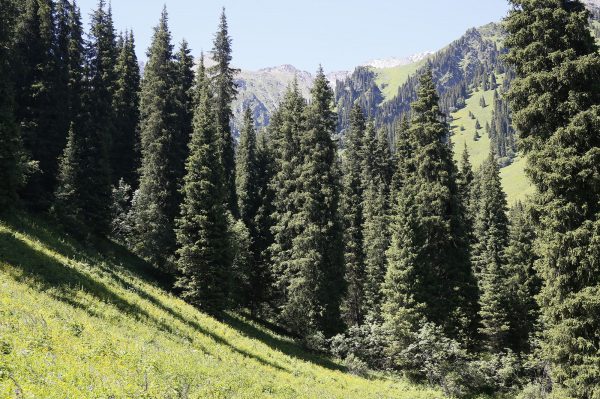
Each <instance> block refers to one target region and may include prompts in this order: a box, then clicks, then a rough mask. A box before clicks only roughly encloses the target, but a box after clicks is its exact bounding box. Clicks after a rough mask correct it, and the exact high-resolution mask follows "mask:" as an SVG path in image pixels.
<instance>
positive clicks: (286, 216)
mask: <svg viewBox="0 0 600 399" xmlns="http://www.w3.org/2000/svg"><path fill="white" fill-rule="evenodd" d="M305 108H306V101H305V100H304V99H303V98H302V95H301V93H300V89H299V88H298V81H297V80H296V79H294V80H293V81H292V83H291V85H290V86H289V87H288V89H287V92H286V94H285V96H284V98H283V101H282V102H281V104H280V105H279V108H278V109H277V111H276V112H275V113H274V114H273V116H272V118H271V122H270V123H269V136H270V139H271V147H272V149H273V158H274V171H273V173H274V176H273V178H272V180H271V183H270V184H269V189H270V191H271V192H272V193H273V195H274V198H273V214H272V220H273V226H272V234H273V244H272V246H271V247H270V250H269V252H270V253H271V255H272V261H273V268H272V274H273V277H274V279H275V283H274V285H273V288H274V292H273V294H274V304H275V306H276V307H277V308H278V309H279V313H280V316H279V318H280V320H281V321H282V322H283V324H285V325H286V326H287V327H288V328H289V329H291V330H295V331H306V329H309V330H310V329H311V328H314V326H311V325H307V324H306V322H307V320H308V322H310V320H309V318H312V317H313V315H312V313H310V312H311V311H312V309H310V308H302V307H299V308H297V310H296V309H292V308H291V306H290V297H291V296H292V294H293V292H292V290H291V289H290V287H292V282H293V281H295V280H297V279H299V278H300V273H301V270H300V269H299V268H298V267H297V266H296V263H295V262H294V259H293V257H294V252H293V243H294V240H295V238H296V237H297V235H298V234H299V232H300V230H301V229H302V228H304V224H303V223H302V222H297V221H296V215H297V213H298V212H299V207H300V204H299V200H300V199H299V197H300V187H299V185H298V175H299V170H300V165H301V161H302V159H301V157H300V136H301V134H302V133H303V129H304V125H305V114H304V109H305ZM288 309H289V310H288ZM294 311H297V312H298V314H297V315H296V316H294V315H293V312H294ZM282 314H283V315H282ZM287 314H289V317H288V318H287V320H286V317H285V315H287Z"/></svg>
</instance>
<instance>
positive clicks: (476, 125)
mask: <svg viewBox="0 0 600 399" xmlns="http://www.w3.org/2000/svg"><path fill="white" fill-rule="evenodd" d="M479 129H481V125H480V124H479V119H477V120H476V121H475V130H479Z"/></svg>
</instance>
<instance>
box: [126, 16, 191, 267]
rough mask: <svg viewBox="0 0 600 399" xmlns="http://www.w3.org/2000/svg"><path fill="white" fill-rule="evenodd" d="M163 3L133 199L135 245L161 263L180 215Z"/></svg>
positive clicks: (146, 87)
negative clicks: (138, 184)
mask: <svg viewBox="0 0 600 399" xmlns="http://www.w3.org/2000/svg"><path fill="white" fill-rule="evenodd" d="M167 20H168V16H167V10H166V7H165V8H164V9H163V11H162V15H161V18H160V22H159V24H158V26H157V27H155V28H154V35H153V38H152V44H151V45H150V47H149V48H148V52H147V55H148V64H147V65H146V68H145V70H144V79H143V80H142V91H141V97H140V125H139V130H140V135H141V143H142V145H141V152H142V165H141V167H140V188H139V193H138V198H137V201H136V203H135V212H136V213H137V215H138V219H137V223H136V227H135V249H136V251H137V252H138V253H139V254H141V255H143V256H146V257H148V258H149V259H150V260H151V261H152V262H153V263H155V264H157V265H159V266H161V267H165V266H167V260H168V259H169V257H170V256H171V255H172V254H173V253H174V251H175V233H174V230H173V229H174V227H175V225H174V223H175V218H176V217H177V216H178V215H179V205H180V201H179V200H178V199H179V198H180V193H179V184H180V173H179V170H177V168H176V165H179V164H180V162H181V160H180V159H179V158H177V157H178V156H180V155H181V154H180V152H179V151H178V147H177V145H176V144H177V142H176V140H177V133H178V130H177V121H173V115H177V103H176V89H177V88H176V86H175V82H174V81H173V80H174V79H173V77H174V65H173V53H172V51H173V46H172V45H171V33H170V32H169V27H168V23H167Z"/></svg>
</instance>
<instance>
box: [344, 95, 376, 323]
mask: <svg viewBox="0 0 600 399" xmlns="http://www.w3.org/2000/svg"><path fill="white" fill-rule="evenodd" d="M365 130H366V121H365V116H364V114H363V110H362V108H361V107H360V105H358V104H355V105H354V107H353V108H352V112H351V113H350V127H349V129H348V132H347V133H346V137H345V140H344V146H345V151H344V163H343V165H342V166H343V173H344V176H343V181H342V183H343V195H342V198H341V214H342V218H343V223H344V242H345V244H346V246H345V251H344V262H345V264H346V281H347V283H348V291H347V293H346V297H345V300H344V308H345V313H346V314H345V319H346V322H347V323H348V325H350V326H357V325H359V324H361V322H362V320H363V318H364V316H365V313H366V307H365V293H364V284H365V253H364V248H363V244H364V235H363V224H364V214H363V192H364V186H363V184H362V181H361V170H362V166H363V163H364V159H363V158H364V154H363V141H364V140H365V137H364V136H365ZM373 139H374V141H373V144H376V142H375V137H373Z"/></svg>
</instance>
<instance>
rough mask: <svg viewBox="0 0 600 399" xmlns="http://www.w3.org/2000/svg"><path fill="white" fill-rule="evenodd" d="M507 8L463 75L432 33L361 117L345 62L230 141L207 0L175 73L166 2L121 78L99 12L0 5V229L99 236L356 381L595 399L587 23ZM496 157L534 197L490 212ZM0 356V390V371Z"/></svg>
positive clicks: (567, 12)
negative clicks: (208, 41) (202, 44)
mask: <svg viewBox="0 0 600 399" xmlns="http://www.w3.org/2000/svg"><path fill="white" fill-rule="evenodd" d="M509 4H510V7H511V8H510V11H509V12H508V14H507V16H506V18H505V19H504V20H503V22H502V29H503V30H504V34H505V39H504V41H503V44H502V48H498V47H497V46H494V45H490V44H482V49H483V50H482V51H484V50H485V51H487V53H486V54H488V56H489V58H488V60H487V61H486V63H485V64H484V65H483V66H481V67H479V68H477V69H475V70H474V71H471V72H469V73H468V74H467V73H463V72H462V71H459V70H454V69H452V68H453V67H452V65H451V64H449V63H447V62H445V61H444V59H443V57H449V54H454V53H456V52H464V51H466V50H464V46H463V44H464V43H461V42H455V43H454V44H453V45H452V46H451V47H450V50H448V51H447V52H446V53H444V54H445V55H443V54H442V55H437V57H438V58H435V59H434V61H430V62H429V63H428V64H427V65H426V66H425V67H424V68H422V70H419V72H418V74H415V75H413V76H411V77H410V78H409V79H408V81H407V83H406V84H404V85H403V86H402V87H400V89H399V94H398V96H397V97H395V98H394V99H393V100H391V101H387V102H385V103H383V104H382V103H381V97H380V93H379V92H378V90H379V89H378V88H377V86H375V85H374V84H373V83H372V79H373V78H372V76H371V77H370V75H369V74H371V72H370V71H369V69H368V68H358V69H357V70H356V71H355V73H354V74H353V75H352V76H351V78H350V79H349V80H347V81H346V83H345V84H347V85H349V86H348V87H347V88H345V87H344V86H343V85H342V84H341V83H340V82H338V84H337V87H332V85H331V84H330V83H329V82H328V80H327V79H326V77H325V74H324V72H323V69H322V68H321V67H320V66H319V68H318V70H317V74H316V78H315V81H314V86H313V87H312V89H311V91H310V98H304V97H303V95H302V93H301V90H300V89H299V87H298V84H297V82H296V81H294V82H292V83H291V84H290V85H289V87H288V89H287V92H286V94H285V97H284V99H283V101H282V102H281V103H280V104H279V105H278V107H277V109H276V111H275V113H274V114H273V115H272V116H271V117H270V122H269V124H268V126H265V127H260V126H257V125H256V124H255V121H254V120H253V114H252V109H251V108H250V107H249V106H248V107H246V108H245V110H244V114H243V128H242V129H241V130H240V132H239V137H234V135H233V130H232V124H233V115H234V114H233V110H232V102H233V101H234V100H235V98H236V96H237V94H238V87H237V85H236V83H235V78H236V74H237V73H238V72H239V70H238V69H236V68H234V67H233V66H232V65H231V60H232V38H231V36H230V35H229V32H228V23H227V17H226V13H225V9H224V8H223V12H222V14H221V16H220V20H219V21H218V28H217V30H216V33H215V35H214V41H213V48H212V49H211V51H210V52H208V53H207V54H206V55H204V54H202V55H201V56H200V59H199V62H195V60H194V57H193V56H192V49H190V48H189V45H188V43H187V42H186V41H185V40H184V41H182V42H181V43H179V44H178V45H177V47H176V46H175V45H174V44H173V40H172V37H171V32H170V29H169V18H168V13H167V9H166V6H165V8H164V10H163V12H162V14H161V15H160V19H159V20H158V24H157V25H156V27H155V28H154V33H153V36H152V44H151V46H150V47H149V48H148V49H147V52H146V55H147V57H148V61H147V63H146V64H145V66H144V68H143V73H141V71H140V63H139V62H138V59H137V57H136V51H135V50H136V48H135V39H134V33H133V32H131V31H126V32H121V33H117V31H116V29H115V27H114V24H113V15H112V10H111V7H110V6H109V5H108V6H107V5H106V4H105V2H104V0H99V3H98V7H97V9H96V10H94V11H93V13H92V15H91V22H90V26H89V29H88V30H86V29H85V28H84V26H83V24H82V18H81V10H80V9H79V8H78V7H77V5H76V4H75V2H74V1H70V0H0V220H1V219H3V218H9V217H10V215H11V214H15V213H17V214H31V215H38V216H39V217H42V218H45V220H50V221H52V223H55V224H56V225H57V226H59V228H60V229H61V231H62V232H64V235H65V237H69V239H73V240H75V241H77V242H78V243H81V245H82V246H83V247H85V248H104V247H106V245H108V244H107V243H108V242H116V243H118V244H119V245H122V246H123V247H125V248H126V249H127V251H129V253H131V254H135V255H136V256H138V257H140V258H142V259H143V260H144V261H145V262H147V263H148V264H150V265H151V267H152V268H153V269H154V270H155V273H158V275H160V276H161V277H160V278H161V280H162V282H163V283H164V284H166V285H167V286H168V287H169V290H170V292H171V293H173V294H174V295H176V296H177V297H179V298H181V299H183V300H184V301H185V302H186V303H188V304H190V305H192V306H193V307H195V308H197V309H199V310H200V311H201V312H203V313H205V314H207V315H210V316H212V317H215V318H216V319H217V320H219V319H221V318H226V317H230V316H225V315H230V314H242V313H245V312H247V313H248V314H249V315H250V317H252V318H254V319H257V320H263V321H265V322H268V323H271V324H272V325H274V326H276V328H278V329H280V330H281V331H284V333H285V335H286V336H289V337H292V338H293V340H294V341H295V342H297V343H299V344H300V345H301V346H302V347H303V348H305V349H306V350H307V351H310V352H312V353H318V354H321V355H323V356H328V357H331V358H335V359H340V360H342V361H343V362H344V364H345V365H346V366H347V369H348V371H349V372H351V373H355V374H357V375H363V374H364V373H366V372H367V370H373V371H379V372H384V373H388V374H390V375H397V376H402V377H403V378H406V379H408V380H410V381H413V382H415V383H419V384H427V385H429V386H433V387H439V388H440V389H441V390H442V391H443V393H444V394H445V395H448V396H451V397H475V396H476V395H490V396H493V397H519V398H531V399H534V398H585V399H593V398H596V399H597V398H600V170H599V167H600V53H599V47H598V44H597V43H596V41H595V39H594V35H593V31H594V28H593V27H592V26H591V25H590V23H591V21H592V17H593V15H592V12H590V11H589V10H588V9H586V7H585V5H584V4H583V3H582V2H580V1H579V0H509ZM595 13H596V14H598V11H595ZM596 17H598V16H596ZM215 22H217V21H215ZM215 25H217V24H215ZM596 29H597V28H596ZM461 46H463V47H461ZM485 46H488V47H485ZM484 47H485V48H484ZM434 57H436V56H434ZM209 58H210V60H211V62H210V63H208V62H206V65H210V66H206V65H205V61H207V60H208V59H209ZM436 62H437V63H436ZM436 65H441V69H440V68H438V67H437V66H436ZM444 68H446V69H444ZM500 74H503V76H504V77H503V81H502V83H498V82H497V81H496V77H497V75H500ZM449 76H450V77H452V79H455V81H453V82H451V83H452V84H449V83H448V82H449V81H448V79H449V78H448V77H449ZM444 79H445V80H444ZM480 89H481V90H495V92H494V97H493V98H494V100H493V104H486V102H485V99H484V98H483V96H480V95H479V94H478V91H479V90H480ZM468 96H475V97H476V98H480V99H479V105H480V106H481V107H486V106H488V105H489V106H491V107H493V117H492V119H491V120H490V121H487V122H485V123H486V126H485V130H484V126H482V125H483V123H484V122H483V121H482V122H481V125H480V121H479V120H478V121H477V123H476V126H477V127H476V128H475V131H473V132H472V133H469V134H471V135H472V136H473V139H474V140H477V139H478V137H479V136H478V135H479V131H480V130H481V131H485V132H486V134H489V135H490V138H491V139H492V144H491V146H490V150H489V156H488V157H487V159H486V160H485V162H484V163H483V164H482V165H473V164H472V163H471V160H470V157H469V153H468V151H467V148H466V145H465V147H464V148H456V147H457V146H455V145H454V144H453V141H452V135H451V133H450V127H449V121H448V117H449V114H450V112H454V111H455V110H457V109H460V108H461V107H464V106H465V98H466V97H468ZM473 118H474V116H473ZM463 129H464V128H463ZM455 152H460V154H461V157H460V162H456V161H455V157H454V153H455ZM517 152H519V153H520V154H521V155H522V156H524V157H526V159H527V166H526V175H527V178H528V179H529V181H530V182H531V183H532V184H533V186H534V187H535V192H534V194H533V195H531V196H530V197H529V198H528V199H527V201H523V202H521V201H518V202H515V203H513V204H510V206H509V203H508V201H507V198H506V194H505V192H504V191H503V187H502V184H501V179H500V170H501V168H502V167H503V166H505V165H507V164H509V163H510V162H511V159H512V158H514V157H515V154H516V153H517ZM2 242H3V241H1V240H0V243H2ZM8 251H9V248H8V247H7V246H0V263H1V262H2V259H3V258H2V256H3V254H2V252H5V254H7V253H8ZM0 269H2V268H0ZM0 290H2V288H1V287H0ZM2 306H3V305H2V304H1V303H0V317H1V316H2V315H3V314H4V313H2V312H1V310H2ZM1 326H2V320H1V318H0V338H2V334H3V330H2V327H1ZM0 341H1V339H0ZM2 342H3V341H2ZM0 344H1V342H0ZM2 348H4V347H3V346H2V345H0V381H1V380H2V379H11V380H13V381H15V380H14V378H13V377H12V374H10V372H9V371H7V370H9V369H4V368H3V363H2V358H1V356H2V353H3V352H2V351H3V350H4V349H2ZM5 354H6V353H5ZM15 384H16V382H15ZM17 387H18V389H17V391H16V392H17V393H16V395H17V397H20V396H19V395H20V394H19V389H21V388H20V387H19V386H18V385H17ZM146 388H147V382H146ZM186 389H187V388H186ZM20 392H21V394H22V392H23V390H22V389H21V391H20ZM186 392H187V391H186ZM23 397H24V396H23ZM180 397H184V396H183V395H182V396H180ZM478 397H479V396H478Z"/></svg>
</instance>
